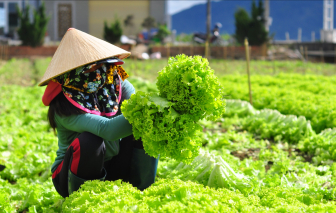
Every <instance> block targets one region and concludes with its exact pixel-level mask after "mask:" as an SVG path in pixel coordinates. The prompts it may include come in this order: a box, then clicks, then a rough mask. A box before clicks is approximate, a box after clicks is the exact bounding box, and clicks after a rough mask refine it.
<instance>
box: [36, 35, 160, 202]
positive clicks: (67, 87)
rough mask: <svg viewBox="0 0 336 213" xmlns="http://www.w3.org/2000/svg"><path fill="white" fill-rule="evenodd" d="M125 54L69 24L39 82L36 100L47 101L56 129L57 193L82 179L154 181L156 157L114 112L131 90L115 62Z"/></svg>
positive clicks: (63, 193)
mask: <svg viewBox="0 0 336 213" xmlns="http://www.w3.org/2000/svg"><path fill="white" fill-rule="evenodd" d="M74 44H76V45H74ZM83 46H84V47H86V48H88V49H86V50H83V49H82V47H83ZM90 48H91V49H90ZM128 55H129V53H128V52H126V51H125V50H122V49H120V48H117V47H115V46H113V45H111V44H109V43H107V42H104V41H102V40H100V39H98V38H95V37H93V36H90V35H88V34H86V33H83V32H81V31H79V30H76V29H69V30H68V32H67V33H66V34H65V36H64V37H63V39H62V41H61V43H60V45H59V47H58V49H57V51H56V53H55V54H54V56H53V59H52V61H51V63H50V65H49V67H48V69H47V71H46V73H45V75H44V76H43V78H42V81H41V83H40V84H39V85H40V86H42V85H45V84H48V86H47V88H46V90H45V93H44V95H43V97H42V102H43V103H44V105H46V106H49V111H48V120H49V123H50V125H51V127H52V128H53V129H54V130H57V137H58V147H59V148H58V150H57V152H56V153H57V157H56V159H55V162H54V164H53V165H52V168H51V171H52V180H53V183H54V186H55V188H56V190H57V192H58V193H59V194H60V195H61V196H63V197H67V196H69V194H71V193H72V192H73V191H76V190H77V189H78V188H79V187H80V185H81V184H83V183H84V182H85V181H86V180H94V179H100V180H117V179H122V180H123V181H127V182H130V183H131V184H133V186H135V187H138V188H139V189H141V190H143V189H145V188H147V187H148V186H150V185H151V184H152V183H153V182H154V179H155V175H156V168H157V163H158V160H157V159H155V158H153V157H150V156H148V155H147V154H145V151H144V150H143V146H142V142H141V140H138V141H135V140H134V138H133V136H132V126H131V125H130V124H129V122H128V121H127V120H126V119H125V118H124V116H123V115H122V114H121V112H120V105H121V104H122V101H123V100H125V99H128V98H130V96H131V94H133V93H134V92H135V91H134V87H133V86H132V84H131V83H130V82H129V81H127V80H126V78H127V77H128V75H127V73H126V72H125V71H124V70H123V68H122V67H121V66H120V65H122V64H123V61H122V60H120V58H125V57H127V56H128ZM97 59H98V60H97ZM88 62H89V63H88ZM58 63H62V65H61V66H58ZM79 64H80V66H78V65H79ZM69 68H71V69H69Z"/></svg>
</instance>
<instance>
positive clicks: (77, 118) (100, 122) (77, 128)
mask: <svg viewBox="0 0 336 213" xmlns="http://www.w3.org/2000/svg"><path fill="white" fill-rule="evenodd" d="M134 93H135V89H134V87H133V85H132V84H131V83H130V82H129V81H127V80H125V81H124V82H122V97H121V102H120V105H121V104H122V101H123V100H125V99H129V98H130V97H131V95H132V94H134ZM55 122H56V126H57V137H58V150H57V151H56V154H57V156H56V159H55V162H54V163H53V165H52V167H51V171H52V172H54V171H55V170H56V169H57V166H58V165H59V164H60V163H61V162H62V160H63V158H64V155H65V152H66V151H67V149H68V147H69V145H70V144H71V143H72V142H73V141H74V140H75V138H76V137H78V135H79V134H80V133H82V132H91V133H92V134H94V135H97V136H99V137H101V138H103V139H104V142H105V147H106V153H105V161H107V160H110V159H111V158H112V157H113V156H115V155H117V154H118V153H119V139H121V138H124V137H126V136H129V135H131V134H132V126H131V124H130V123H129V122H128V121H127V120H126V119H125V117H124V116H123V115H122V114H121V112H120V110H119V112H118V113H117V114H116V115H115V116H114V117H112V118H106V117H103V116H99V115H93V114H89V113H86V114H81V115H72V116H68V117H62V116H59V115H57V114H56V115H55Z"/></svg>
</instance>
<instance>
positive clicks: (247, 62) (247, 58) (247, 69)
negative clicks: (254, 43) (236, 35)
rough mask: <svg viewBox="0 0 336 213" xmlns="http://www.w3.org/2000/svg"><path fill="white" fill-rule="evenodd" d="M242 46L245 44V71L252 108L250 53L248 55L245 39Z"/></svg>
mask: <svg viewBox="0 0 336 213" xmlns="http://www.w3.org/2000/svg"><path fill="white" fill-rule="evenodd" d="M244 44H245V52H246V71H247V77H248V85H249V94H250V104H251V105H252V106H253V102H252V89H251V80H250V53H249V49H250V48H249V46H248V40H247V38H245V41H244Z"/></svg>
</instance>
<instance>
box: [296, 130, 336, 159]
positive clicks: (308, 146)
mask: <svg viewBox="0 0 336 213" xmlns="http://www.w3.org/2000/svg"><path fill="white" fill-rule="evenodd" d="M335 136H336V129H326V130H324V131H322V132H321V133H320V134H318V135H312V136H311V137H306V138H303V139H302V140H301V141H300V144H299V148H300V149H301V150H302V151H305V152H308V153H309V154H310V155H312V156H314V157H313V159H312V161H313V163H314V164H316V165H320V164H332V163H333V162H334V161H336V138H335Z"/></svg>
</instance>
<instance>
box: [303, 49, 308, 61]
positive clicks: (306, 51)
mask: <svg viewBox="0 0 336 213" xmlns="http://www.w3.org/2000/svg"><path fill="white" fill-rule="evenodd" d="M304 52H305V56H306V61H308V47H307V46H305V49H304Z"/></svg>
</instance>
